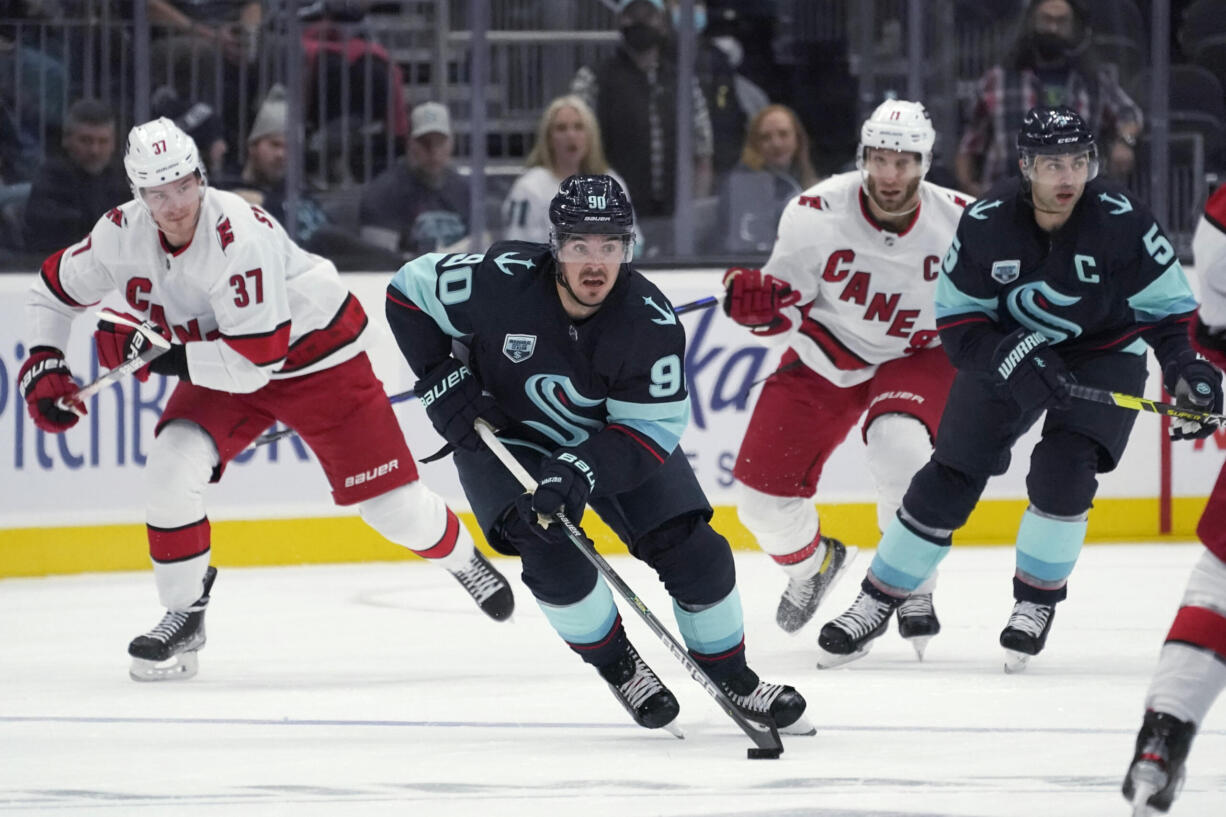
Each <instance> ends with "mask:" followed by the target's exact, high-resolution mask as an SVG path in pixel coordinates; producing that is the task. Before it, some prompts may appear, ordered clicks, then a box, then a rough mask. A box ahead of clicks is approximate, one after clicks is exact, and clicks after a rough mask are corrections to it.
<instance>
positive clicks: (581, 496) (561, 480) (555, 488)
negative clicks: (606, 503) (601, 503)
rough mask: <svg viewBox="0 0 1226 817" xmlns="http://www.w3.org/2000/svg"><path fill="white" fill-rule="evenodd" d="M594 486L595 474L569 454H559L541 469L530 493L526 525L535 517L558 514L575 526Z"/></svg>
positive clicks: (585, 464)
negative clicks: (533, 489) (528, 517)
mask: <svg viewBox="0 0 1226 817" xmlns="http://www.w3.org/2000/svg"><path fill="white" fill-rule="evenodd" d="M595 487H596V472H595V471H593V470H592V467H591V466H590V465H588V464H587V463H586V462H584V461H583V460H582V459H581V458H580V457H578V456H577V455H575V454H574V453H573V452H571V451H559V452H557V453H556V454H554V455H553V456H552V457H550V458H549V459H547V460H545V462H544V464H543V465H542V466H541V477H540V479H539V480H538V482H537V486H536V492H535V493H533V494H532V504H531V505H530V506H529V507H530V510H531V514H530V516H531V518H530V519H528V523H529V524H536V523H537V520H536V516H537V515H538V514H539V515H541V516H547V517H548V516H553V515H554V514H556V513H557V512H558V511H562V512H564V513H565V514H566V518H567V519H569V520H570V521H571V522H574V523H575V524H576V525H578V524H579V520H580V519H582V518H583V509H584V508H585V507H586V506H587V498H588V496H590V495H591V493H592V489H593V488H595ZM521 513H522V511H521Z"/></svg>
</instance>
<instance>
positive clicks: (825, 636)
mask: <svg viewBox="0 0 1226 817" xmlns="http://www.w3.org/2000/svg"><path fill="white" fill-rule="evenodd" d="M879 595H882V596H883V595H884V594H879ZM899 601H900V600H899V599H892V600H890V601H885V600H883V599H882V598H879V597H878V595H870V594H869V593H868V592H866V591H865V590H861V591H860V595H858V596H856V600H855V601H853V602H852V603H851V607H848V608H847V611H846V612H844V613H843V614H842V615H841V616H839V617H838V618H836V619H834V620H833V621H828V622H826V625H825V626H824V627H822V631H821V634H820V635H819V636H818V637H817V646H818V658H817V668H818V669H832V668H834V667H837V666H840V665H842V664H846V663H849V662H851V661H855V660H856V659H857V658H863V657H864V656H865V655H867V654H868V651H869V650H870V649H871V648H872V646H873V645H872V641H873V639H874V638H877V637H878V636H880V635H881V634H882V633H884V632H885V630H886V628H887V627H888V626H889V624H890V615H891V614H892V613H893V612H894V609H895V608H896V607H898V605H899Z"/></svg>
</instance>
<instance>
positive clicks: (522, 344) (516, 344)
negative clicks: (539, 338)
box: [502, 335, 536, 363]
mask: <svg viewBox="0 0 1226 817" xmlns="http://www.w3.org/2000/svg"><path fill="white" fill-rule="evenodd" d="M535 350H536V335H507V336H506V338H505V339H504V340H503V341H502V353H503V354H504V355H506V356H507V359H508V360H510V361H511V362H512V363H523V362H524V361H525V360H527V359H528V358H530V357H532V353H533V352H534V351H535Z"/></svg>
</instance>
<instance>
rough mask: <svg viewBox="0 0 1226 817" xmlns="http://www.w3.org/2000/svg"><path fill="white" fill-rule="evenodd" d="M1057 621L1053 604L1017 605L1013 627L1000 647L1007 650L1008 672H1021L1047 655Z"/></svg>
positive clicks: (1005, 632) (1011, 621) (1007, 629)
mask: <svg viewBox="0 0 1226 817" xmlns="http://www.w3.org/2000/svg"><path fill="white" fill-rule="evenodd" d="M1055 617H1056V607H1055V605H1053V604H1035V603H1034V602H1030V601H1019V602H1015V603H1014V605H1013V614H1012V615H1010V616H1009V623H1008V624H1006V625H1005V629H1003V630H1001V632H1000V646H1002V647H1004V648H1005V672H1008V673H1014V672H1021V671H1022V670H1024V669H1026V665H1027V664H1028V663H1030V659H1031V658H1032V657H1034V656H1036V655H1038V654H1039V653H1040V652H1042V651H1043V646H1044V645H1045V644H1047V633H1048V631H1049V630H1051V622H1052V619H1054V618H1055Z"/></svg>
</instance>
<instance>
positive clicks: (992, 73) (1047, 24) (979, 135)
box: [954, 0, 1142, 196]
mask: <svg viewBox="0 0 1226 817" xmlns="http://www.w3.org/2000/svg"><path fill="white" fill-rule="evenodd" d="M1036 105H1049V106H1050V105H1067V106H1069V107H1070V108H1073V109H1074V110H1075V111H1077V112H1078V113H1079V114H1081V116H1082V117H1083V118H1084V119H1085V120H1086V121H1087V122H1088V123H1090V127H1091V128H1092V129H1093V131H1094V132H1095V133H1096V134H1098V135H1099V138H1100V142H1099V144H1100V145H1103V146H1104V148H1105V149H1104V150H1102V153H1101V155H1100V159H1102V160H1103V162H1104V165H1105V168H1104V171H1105V173H1106V175H1109V176H1112V177H1115V178H1117V179H1118V178H1123V177H1126V176H1127V175H1128V174H1129V173H1130V172H1132V168H1133V166H1134V164H1135V162H1136V157H1135V154H1134V148H1135V147H1136V143H1137V136H1138V135H1139V134H1140V132H1141V125H1142V116H1141V109H1140V108H1139V107H1138V106H1137V105H1136V103H1135V102H1133V101H1132V99H1130V98H1129V97H1128V95H1127V94H1125V93H1124V91H1123V89H1121V88H1120V86H1119V82H1118V81H1117V79H1116V76H1115V73H1114V72H1113V71H1112V70H1111V69H1110V68H1104V67H1101V66H1100V65H1099V64H1098V61H1097V60H1096V59H1095V56H1094V53H1093V47H1092V46H1091V45H1090V41H1089V20H1088V18H1087V14H1086V10H1085V7H1084V6H1083V3H1082V0H1031V2H1030V3H1029V5H1028V6H1027V8H1026V10H1025V12H1024V14H1023V16H1022V18H1021V24H1020V28H1019V32H1018V36H1017V38H1016V40H1015V42H1014V45H1013V48H1012V49H1011V52H1010V54H1009V57H1008V59H1007V60H1006V61H1005V63H1004V64H1002V65H995V66H993V67H992V68H990V69H988V72H987V73H986V74H984V76H983V77H982V78H981V79H980V80H979V88H978V91H977V95H976V99H975V107H974V111H973V112H972V114H971V121H970V123H969V125H968V127H967V130H966V132H965V133H964V134H963V136H962V143H961V145H960V146H959V148H958V155H957V156H956V157H955V159H954V172H955V174H956V175H957V177H958V183H959V186H960V187H961V188H962V189H963V190H965V191H966V192H968V193H970V194H972V195H974V196H981V195H983V193H984V191H985V190H987V188H989V187H991V186H992V184H993V183H994V182H996V181H997V180H998V179H1000V178H1002V177H1005V176H1016V175H1017V174H1018V168H1017V161H1016V152H1015V150H1014V145H1013V134H1016V133H1017V131H1018V129H1019V128H1020V127H1021V123H1022V117H1023V116H1024V115H1025V113H1026V111H1028V110H1029V109H1030V108H1032V107H1034V106H1036Z"/></svg>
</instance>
